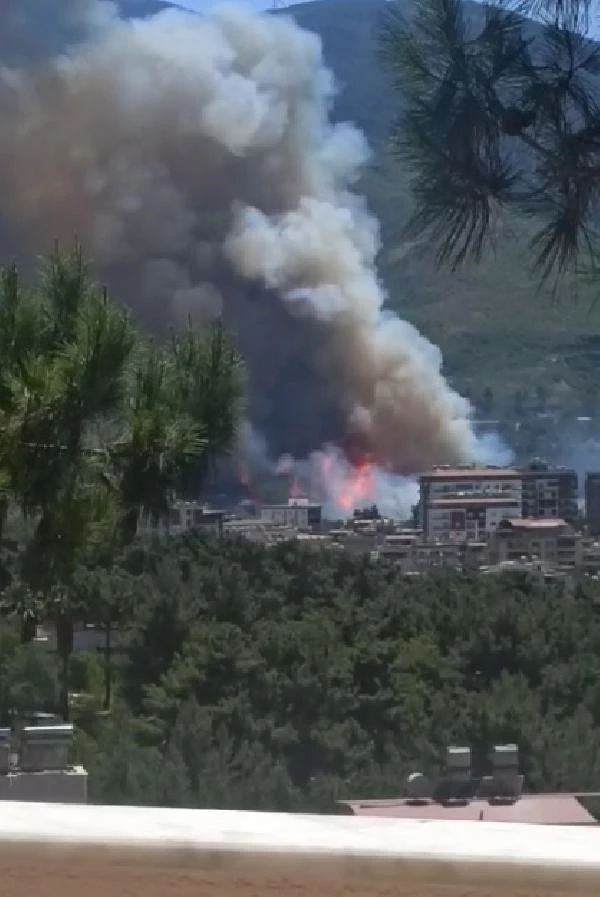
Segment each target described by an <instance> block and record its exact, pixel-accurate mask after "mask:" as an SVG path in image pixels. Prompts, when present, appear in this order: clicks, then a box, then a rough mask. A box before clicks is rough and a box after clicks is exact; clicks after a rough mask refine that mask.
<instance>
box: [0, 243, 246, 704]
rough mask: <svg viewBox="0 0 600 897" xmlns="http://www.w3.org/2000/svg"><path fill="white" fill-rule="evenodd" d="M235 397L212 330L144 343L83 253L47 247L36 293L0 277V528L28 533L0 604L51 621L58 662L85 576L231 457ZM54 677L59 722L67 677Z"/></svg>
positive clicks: (218, 333) (235, 380) (230, 370)
mask: <svg viewBox="0 0 600 897" xmlns="http://www.w3.org/2000/svg"><path fill="white" fill-rule="evenodd" d="M242 396H243V378H242V369H241V364H240V359H239V356H238V355H237V352H236V350H235V348H234V347H233V345H232V344H231V342H230V341H229V339H228V337H227V336H226V334H225V333H224V331H223V328H222V326H221V324H220V323H217V324H215V325H214V326H213V327H212V328H211V329H209V330H208V331H204V332H199V331H195V330H194V329H193V328H192V327H191V325H190V326H189V327H188V328H187V329H185V330H184V331H183V332H181V333H176V334H174V335H173V336H172V337H171V339H170V340H167V341H166V342H165V343H164V344H158V343H155V342H152V341H150V340H148V339H147V338H145V337H144V336H143V335H142V334H141V333H140V332H139V331H138V330H136V328H135V326H134V324H133V322H132V320H131V318H130V316H129V314H128V313H127V311H126V310H125V308H124V307H123V306H121V305H118V304H116V303H115V302H114V301H112V300H111V299H110V297H109V296H108V294H107V292H106V291H105V290H103V289H101V288H99V287H98V285H97V284H95V283H94V281H93V280H92V277H91V272H90V269H89V266H88V264H87V263H86V260H85V258H84V256H83V253H82V250H81V247H79V246H76V247H75V249H74V250H73V251H72V252H70V253H64V252H61V251H60V250H59V249H58V248H56V249H55V251H54V252H53V253H52V254H51V256H50V257H49V258H48V259H47V260H45V261H44V262H43V264H42V266H41V269H40V273H39V276H38V278H37V280H36V281H35V282H34V283H33V284H32V285H28V284H26V283H25V282H24V280H23V278H22V277H21V275H20V272H19V270H18V269H17V267H16V266H14V265H13V266H11V267H8V268H7V269H5V270H4V271H3V272H2V275H1V277H0V513H1V515H2V516H1V518H0V523H1V522H3V521H4V520H5V518H6V516H7V514H8V513H9V510H10V509H11V508H12V509H17V510H18V511H19V512H20V515H21V518H22V520H23V523H24V525H25V530H26V536H25V538H24V540H23V544H22V550H21V551H20V552H19V553H18V556H17V557H14V556H13V559H12V560H13V566H14V564H16V567H17V570H16V572H17V573H18V575H17V576H16V577H15V578H14V582H13V583H12V584H11V585H9V586H8V587H7V588H6V589H5V592H4V605H5V607H9V608H10V607H13V608H16V609H18V611H19V613H20V614H21V617H22V618H23V619H28V620H29V621H31V622H33V621H34V620H36V619H38V618H42V617H43V618H44V619H46V620H48V619H50V620H54V622H55V625H56V628H57V636H58V642H59V649H60V651H61V654H62V656H63V660H64V662H65V664H66V661H67V658H68V654H69V653H70V650H71V644H72V625H73V622H74V620H76V619H80V618H82V616H84V613H85V611H84V608H83V607H82V603H81V595H82V593H83V591H84V590H83V589H82V583H81V580H82V577H81V571H82V570H85V569H86V568H87V567H90V566H93V567H96V566H98V565H99V564H103V565H104V566H105V567H106V568H109V567H110V565H111V564H112V563H113V560H114V557H115V555H116V553H118V551H119V550H120V549H122V548H123V546H125V545H126V544H128V543H129V542H130V541H131V540H132V539H133V537H134V536H135V533H136V530H137V525H138V520H139V517H140V514H145V515H148V516H150V517H152V518H153V519H154V520H159V519H161V518H165V517H166V515H167V514H168V510H169V507H170V505H171V502H172V501H173V499H174V498H175V495H176V493H177V492H178V491H179V490H180V489H181V488H182V487H183V485H184V482H185V479H186V477H188V476H189V475H190V474H191V473H194V475H195V477H196V480H197V481H198V478H199V477H201V475H202V474H204V475H206V472H207V470H208V467H209V465H210V463H211V462H212V460H214V459H215V458H216V457H218V456H220V455H222V454H224V453H226V452H227V451H229V450H231V448H232V447H233V445H234V441H235V436H236V427H237V423H238V421H239V415H240V410H241V401H242ZM6 572H7V573H8V574H9V579H10V569H8V570H7V571H6ZM13 572H15V571H13ZM63 679H64V681H63V686H64V692H63V712H64V713H65V715H66V713H67V710H68V707H67V684H66V666H65V670H64V676H63Z"/></svg>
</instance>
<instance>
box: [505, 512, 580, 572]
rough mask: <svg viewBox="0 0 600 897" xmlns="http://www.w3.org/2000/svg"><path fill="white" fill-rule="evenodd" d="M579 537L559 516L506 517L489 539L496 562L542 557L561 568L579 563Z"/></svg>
mask: <svg viewBox="0 0 600 897" xmlns="http://www.w3.org/2000/svg"><path fill="white" fill-rule="evenodd" d="M579 541H580V540H579V539H578V536H577V534H576V533H575V531H574V530H573V527H572V526H570V525H569V524H568V523H567V522H566V521H565V520H561V519H560V518H550V517H544V518H538V519H533V518H527V519H526V518H519V519H517V520H503V521H502V522H501V523H500V525H499V526H498V527H497V529H496V531H495V533H494V535H493V536H492V537H491V539H490V557H491V558H492V559H493V560H494V561H495V562H496V563H500V564H501V563H504V562H505V561H521V560H539V561H541V562H542V563H547V564H550V565H552V566H555V567H559V568H563V569H564V568H573V567H575V566H577V565H578V560H579V553H580V552H579Z"/></svg>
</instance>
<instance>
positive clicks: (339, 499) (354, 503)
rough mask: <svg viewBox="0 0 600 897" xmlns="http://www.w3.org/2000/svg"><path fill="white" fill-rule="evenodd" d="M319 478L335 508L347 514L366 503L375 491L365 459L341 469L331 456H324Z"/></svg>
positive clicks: (369, 465)
mask: <svg viewBox="0 0 600 897" xmlns="http://www.w3.org/2000/svg"><path fill="white" fill-rule="evenodd" d="M321 477H322V479H323V482H324V483H325V485H326V486H327V488H328V490H329V491H330V492H332V493H333V496H334V501H335V503H336V504H337V506H338V507H339V508H341V510H342V511H345V512H347V513H349V512H351V511H353V510H354V509H355V508H356V507H358V506H360V505H361V504H364V503H365V502H366V501H368V500H369V499H370V498H371V497H372V496H373V493H374V491H375V483H374V480H373V470H372V465H371V464H370V463H369V461H368V460H367V459H366V458H364V459H361V460H360V461H359V462H358V463H357V464H355V465H354V466H351V467H348V468H347V469H343V468H341V467H340V466H339V465H336V462H335V459H334V458H333V457H332V456H331V455H325V456H324V457H323V458H322V460H321Z"/></svg>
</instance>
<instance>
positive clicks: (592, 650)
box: [0, 535, 600, 811]
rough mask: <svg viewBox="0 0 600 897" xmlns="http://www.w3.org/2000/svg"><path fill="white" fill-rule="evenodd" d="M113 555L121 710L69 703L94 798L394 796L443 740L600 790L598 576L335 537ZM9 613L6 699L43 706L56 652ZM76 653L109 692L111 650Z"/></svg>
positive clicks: (77, 670) (310, 801)
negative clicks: (471, 570)
mask: <svg viewBox="0 0 600 897" xmlns="http://www.w3.org/2000/svg"><path fill="white" fill-rule="evenodd" d="M118 569H119V571H120V572H119V576H118V578H117V577H116V576H115V578H114V579H113V581H112V583H111V585H112V590H113V595H114V598H115V600H118V599H119V597H120V596H124V597H125V598H126V599H127V602H129V603H130V604H131V607H132V612H131V613H130V615H129V616H128V618H127V620H125V621H123V623H122V629H121V632H120V634H119V637H120V638H121V640H122V641H121V645H122V652H121V654H119V655H115V657H114V659H113V663H114V664H115V697H114V701H113V706H112V711H111V714H110V715H109V716H108V717H106V716H104V715H100V716H97V715H94V714H90V713H87V715H86V712H84V711H80V712H79V714H78V715H76V721H77V723H78V743H77V757H78V759H79V761H80V762H83V763H84V764H85V765H86V767H87V768H88V771H89V774H90V798H91V799H92V800H94V801H99V802H105V801H111V802H112V801H115V802H139V803H143V804H155V805H156V804H163V805H181V806H202V807H224V808H254V809H272V810H296V811H302V810H315V811H319V810H327V809H331V808H332V806H333V802H334V801H335V800H337V799H342V798H352V797H354V798H365V797H394V796H397V795H399V794H400V793H401V792H402V790H403V783H404V779H405V776H406V775H407V774H408V773H410V772H413V771H415V770H421V771H423V772H425V773H429V774H432V775H435V774H436V772H438V771H439V769H440V766H441V763H442V762H443V757H444V748H445V746H446V745H447V744H449V743H458V744H470V745H471V746H472V748H473V755H474V762H475V764H476V765H477V764H481V762H482V760H483V759H484V758H485V757H486V755H487V752H488V750H489V749H490V747H491V746H492V745H493V744H494V743H506V742H513V741H514V742H516V743H517V744H519V746H520V749H521V757H522V763H523V769H524V772H525V775H526V786H527V787H528V788H529V789H533V790H541V789H547V788H565V789H571V788H572V789H575V790H579V789H590V790H596V789H597V786H598V782H599V780H600V761H599V759H598V758H599V757H600V750H599V749H600V691H599V685H598V683H599V682H600V666H599V664H600V661H599V660H598V658H599V657H600V623H599V620H600V616H599V615H598V602H599V600H600V593H599V591H598V584H597V583H595V582H587V583H585V584H584V585H580V586H577V587H574V588H571V589H569V588H567V587H565V586H563V585H562V584H560V583H556V584H543V583H537V582H536V581H535V580H534V579H530V578H529V577H527V576H519V575H514V574H513V575H503V576H482V575H456V574H447V573H444V572H443V571H440V572H439V573H437V574H435V575H431V576H424V577H417V578H414V577H402V576H399V575H398V572H397V570H396V568H395V567H394V566H393V565H392V564H387V563H386V562H381V561H378V562H376V561H371V560H369V559H368V558H361V557H354V556H351V555H348V554H346V553H344V552H337V551H332V550H323V549H317V548H310V547H303V546H302V545H301V544H299V543H295V542H290V543H284V544H281V545H278V546H276V547H273V548H268V547H265V546H261V545H258V544H255V543H252V542H249V541H246V540H243V539H222V540H219V541H217V540H212V539H207V538H202V537H200V536H197V535H187V536H181V537H172V538H170V539H168V540H163V541H162V542H160V543H157V542H152V541H150V542H147V543H139V544H138V543H135V544H134V545H132V546H131V547H130V548H129V549H128V550H127V551H126V552H125V554H124V555H123V556H122V557H121V559H120V561H119V563H118ZM3 626H4V628H1V627H0V638H2V639H3V640H4V641H3V642H2V645H3V646H5V649H3V652H2V658H3V659H2V664H1V665H0V710H1V711H2V713H5V712H6V708H7V707H8V706H9V704H10V703H13V704H15V705H17V706H19V707H22V708H23V707H30V706H31V702H32V701H34V702H35V704H36V706H39V707H41V709H48V708H50V709H51V708H52V701H53V695H55V691H53V689H55V688H56V681H57V673H56V670H55V667H54V661H53V659H52V657H51V656H50V657H49V656H48V653H47V650H46V649H44V648H43V647H41V646H32V645H28V646H21V645H20V644H19V640H18V638H16V637H15V636H14V634H12V635H11V631H12V630H10V624H9V623H8V622H7V623H5V624H3ZM7 627H8V628H7ZM2 633H4V634H2ZM70 664H71V678H72V681H73V683H74V684H76V685H77V688H78V690H81V691H83V692H89V693H90V694H91V697H92V698H93V697H94V695H95V696H96V706H97V707H98V706H100V705H101V701H102V671H101V659H100V658H99V657H97V656H96V655H95V654H93V653H88V654H74V655H73V656H72V658H71V661H70Z"/></svg>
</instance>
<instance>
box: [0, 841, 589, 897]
mask: <svg viewBox="0 0 600 897" xmlns="http://www.w3.org/2000/svg"><path fill="white" fill-rule="evenodd" d="M452 824H453V823H450V825H452ZM0 868H1V870H2V886H1V887H2V891H1V893H2V897H82V895H83V897H107V895H109V897H257V895H273V897H349V895H351V897H598V894H599V893H600V880H599V878H598V875H597V873H592V872H589V873H585V872H584V871H582V870H581V871H574V872H571V873H569V874H567V873H566V872H565V871H564V870H556V871H553V870H552V869H549V868H537V867H536V868H526V867H519V866H517V865H514V866H510V865H509V866H507V865H499V866H485V865H482V864H471V865H469V864H465V863H460V862H458V863H457V862H456V861H455V862H451V863H450V862H446V863H436V862H432V861H431V860H426V861H421V862H418V861H405V860H389V859H383V858H377V857H352V856H345V857H344V856H340V855H339V854H338V855H334V854H331V855H330V856H302V855H301V854H290V853H286V854H262V855H261V853H253V852H248V853H245V854H244V853H238V852H231V853H230V852H221V851H219V850H217V849H215V850H213V851H210V850H202V851H183V852H181V851H177V850H175V849H158V850H149V849H141V848H138V849H133V848H121V849H119V848H115V847H106V846H99V847H96V848H94V847H92V846H89V845H83V844H82V845H80V846H79V847H74V846H58V845H54V846H52V845H49V844H46V845H40V844H30V845H25V844H12V845H6V844H5V845H0Z"/></svg>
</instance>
